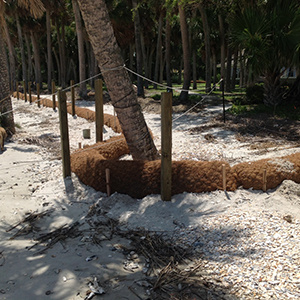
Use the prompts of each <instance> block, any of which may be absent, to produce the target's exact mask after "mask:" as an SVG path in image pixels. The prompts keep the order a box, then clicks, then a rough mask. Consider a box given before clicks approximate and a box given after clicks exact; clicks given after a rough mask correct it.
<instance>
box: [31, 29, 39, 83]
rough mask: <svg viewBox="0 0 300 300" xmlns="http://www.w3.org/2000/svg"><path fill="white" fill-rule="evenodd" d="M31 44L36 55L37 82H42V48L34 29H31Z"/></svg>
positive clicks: (35, 72)
mask: <svg viewBox="0 0 300 300" xmlns="http://www.w3.org/2000/svg"><path fill="white" fill-rule="evenodd" d="M30 37H31V44H32V49H33V57H34V66H35V67H34V74H35V82H36V83H39V84H40V85H41V84H42V75H41V60H40V49H39V43H38V42H37V38H36V34H35V33H34V32H33V30H31V31H30Z"/></svg>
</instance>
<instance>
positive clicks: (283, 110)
mask: <svg viewBox="0 0 300 300" xmlns="http://www.w3.org/2000/svg"><path fill="white" fill-rule="evenodd" d="M228 111H229V112H230V113H232V114H234V115H240V114H258V113H264V114H267V115H269V116H274V117H279V118H283V119H289V120H296V121H300V105H299V104H298V105H296V104H293V103H283V104H281V105H278V106H277V107H276V108H275V109H274V107H270V106H265V105H264V104H252V105H240V104H233V105H232V107H231V108H230V109H229V110H228Z"/></svg>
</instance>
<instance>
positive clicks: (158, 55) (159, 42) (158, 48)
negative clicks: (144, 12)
mask: <svg viewBox="0 0 300 300" xmlns="http://www.w3.org/2000/svg"><path fill="white" fill-rule="evenodd" d="M162 28H163V11H161V12H160V15H159V21H158V32H157V44H156V59H155V69H154V81H155V82H158V80H159V79H158V76H159V63H160V62H161V55H162V53H161V46H162V40H161V37H162ZM154 88H155V89H156V88H157V84H155V85H154Z"/></svg>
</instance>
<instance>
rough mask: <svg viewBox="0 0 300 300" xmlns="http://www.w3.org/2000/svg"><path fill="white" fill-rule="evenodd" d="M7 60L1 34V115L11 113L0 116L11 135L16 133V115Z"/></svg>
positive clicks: (2, 123) (0, 120)
mask: <svg viewBox="0 0 300 300" xmlns="http://www.w3.org/2000/svg"><path fill="white" fill-rule="evenodd" d="M5 60H6V58H5V49H4V45H3V38H2V35H1V33H0V82H1V84H0V113H5V112H9V113H7V114H5V115H3V116H0V122H1V125H2V126H3V127H5V128H6V129H7V130H8V132H9V133H11V134H14V133H15V123H14V115H13V112H12V104H11V98H10V95H9V76H8V70H7V64H6V61H5Z"/></svg>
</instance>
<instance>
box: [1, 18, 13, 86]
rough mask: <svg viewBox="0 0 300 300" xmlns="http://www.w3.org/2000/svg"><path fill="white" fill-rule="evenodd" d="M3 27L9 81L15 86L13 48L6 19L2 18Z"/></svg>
mask: <svg viewBox="0 0 300 300" xmlns="http://www.w3.org/2000/svg"><path fill="white" fill-rule="evenodd" d="M3 27H4V32H5V36H6V41H7V47H8V54H9V69H10V80H12V81H13V85H15V81H16V60H15V56H14V53H15V49H14V47H13V44H12V41H11V38H10V34H9V31H8V26H7V23H6V19H5V18H3Z"/></svg>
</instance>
